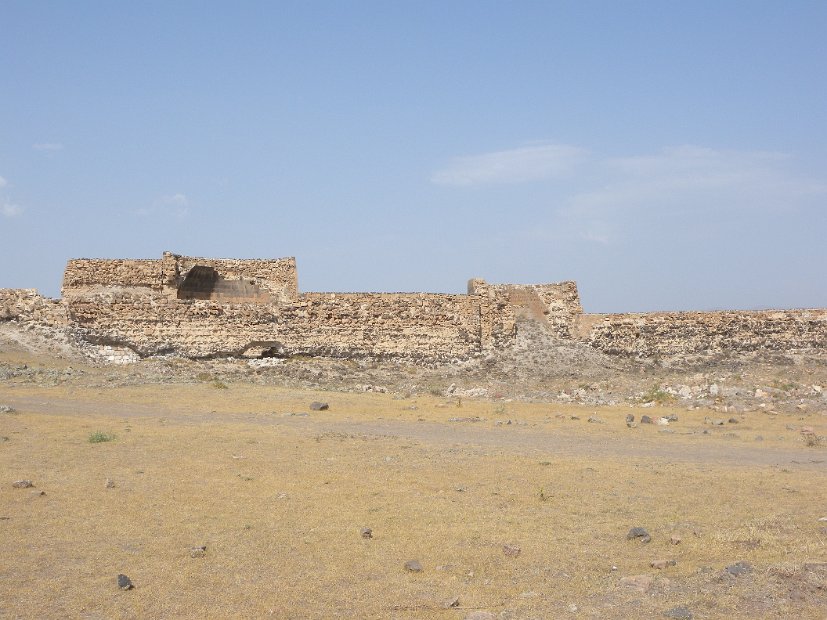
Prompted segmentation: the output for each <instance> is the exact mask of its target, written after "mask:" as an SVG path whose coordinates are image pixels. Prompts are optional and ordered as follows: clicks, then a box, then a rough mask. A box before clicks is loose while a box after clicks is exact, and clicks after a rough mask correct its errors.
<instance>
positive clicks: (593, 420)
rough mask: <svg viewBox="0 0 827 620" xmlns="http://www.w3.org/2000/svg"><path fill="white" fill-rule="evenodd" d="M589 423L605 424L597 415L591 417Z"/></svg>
mask: <svg viewBox="0 0 827 620" xmlns="http://www.w3.org/2000/svg"><path fill="white" fill-rule="evenodd" d="M588 421H589V422H591V423H592V424H603V420H601V419H600V418H598V417H597V416H596V415H590V416H589V420H588Z"/></svg>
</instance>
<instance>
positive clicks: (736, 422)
mask: <svg viewBox="0 0 827 620" xmlns="http://www.w3.org/2000/svg"><path fill="white" fill-rule="evenodd" d="M727 422H729V423H730V424H738V418H730V419H729V420H727Z"/></svg>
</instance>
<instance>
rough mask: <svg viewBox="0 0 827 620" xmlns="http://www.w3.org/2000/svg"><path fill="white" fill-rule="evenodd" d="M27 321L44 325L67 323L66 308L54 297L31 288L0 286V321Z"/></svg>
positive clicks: (62, 324) (58, 325)
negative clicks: (51, 297) (45, 295)
mask: <svg viewBox="0 0 827 620" xmlns="http://www.w3.org/2000/svg"><path fill="white" fill-rule="evenodd" d="M12 320H17V321H29V322H32V323H37V324H39V325H43V326H46V327H61V326H64V325H66V324H67V317H66V310H65V308H64V306H63V305H62V304H61V303H60V302H59V301H58V300H56V299H49V298H48V297H43V296H42V295H41V294H39V293H38V292H37V290H36V289H33V288H0V321H12Z"/></svg>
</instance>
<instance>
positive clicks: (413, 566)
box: [405, 560, 422, 573]
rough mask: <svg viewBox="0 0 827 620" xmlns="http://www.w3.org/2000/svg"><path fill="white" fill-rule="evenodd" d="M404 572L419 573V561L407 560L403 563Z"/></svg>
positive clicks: (420, 566)
mask: <svg viewBox="0 0 827 620" xmlns="http://www.w3.org/2000/svg"><path fill="white" fill-rule="evenodd" d="M405 570H406V571H408V572H410V573H421V572H422V564H420V563H419V560H408V561H407V562H405Z"/></svg>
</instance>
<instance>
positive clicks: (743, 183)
mask: <svg viewBox="0 0 827 620" xmlns="http://www.w3.org/2000/svg"><path fill="white" fill-rule="evenodd" d="M791 161H792V157H791V156H790V155H788V154H786V153H773V152H765V151H723V150H715V149H710V148H704V147H697V146H679V147H670V148H665V149H663V150H662V151H661V152H660V153H657V154H655V155H645V156H632V157H621V158H613V159H607V160H604V162H603V165H602V170H601V171H599V172H598V173H597V177H596V180H597V184H598V185H599V187H597V188H596V189H591V190H586V191H583V192H580V193H578V194H575V195H573V196H571V197H570V198H569V199H568V201H567V203H566V208H565V209H564V212H566V213H569V214H571V215H578V214H579V215H591V216H594V215H603V214H606V213H611V212H620V213H628V212H630V211H636V212H639V211H644V210H654V211H657V212H666V211H670V210H676V209H681V210H685V209H694V210H702V209H706V210H709V209H713V210H721V209H723V210H728V211H732V210H755V209H773V210H776V209H788V208H796V207H797V206H798V205H800V204H803V203H805V202H806V201H807V200H809V199H812V198H814V197H819V196H824V195H825V194H827V183H824V182H822V181H819V180H814V179H809V178H806V177H803V176H801V175H799V174H797V173H796V172H795V171H793V170H791V169H790V167H789V163H790V162H791Z"/></svg>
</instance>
